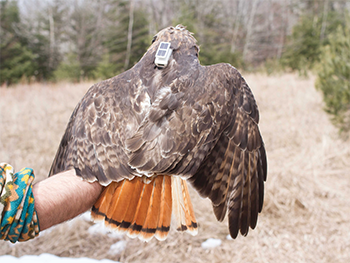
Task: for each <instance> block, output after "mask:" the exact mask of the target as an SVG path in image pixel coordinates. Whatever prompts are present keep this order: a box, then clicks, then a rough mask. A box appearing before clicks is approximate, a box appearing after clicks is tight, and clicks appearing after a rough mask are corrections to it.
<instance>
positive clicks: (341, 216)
mask: <svg viewBox="0 0 350 263" xmlns="http://www.w3.org/2000/svg"><path fill="white" fill-rule="evenodd" d="M245 78H246V80H247V81H248V83H249V85H250V86H251V88H252V90H253V92H254V94H255V97H256V100H257V102H258V105H259V109H260V114H261V121H260V128H261V132H262V135H263V137H264V140H265V145H266V149H267V156H268V180H267V183H266V194H265V204H264V209H263V212H262V213H261V214H260V216H259V220H258V225H257V228H256V229H255V230H253V231H250V232H249V234H248V236H247V237H242V236H240V237H238V238H237V239H236V240H228V239H226V236H227V234H228V228H227V221H224V222H223V223H219V222H216V219H215V216H214V214H213V212H212V209H211V205H210V202H209V200H205V199H201V198H200V197H199V196H198V195H197V194H196V193H195V192H194V191H192V192H191V195H192V198H193V203H194V209H195V213H196V216H197V220H198V222H199V225H200V226H199V233H198V235H197V236H195V237H192V236H190V235H188V234H186V233H185V234H181V233H177V232H176V231H175V230H171V233H170V235H169V237H168V239H167V240H166V241H164V242H159V241H157V240H155V239H152V240H151V241H150V242H149V243H143V242H141V241H139V240H136V239H130V238H128V237H123V239H124V240H125V241H126V242H127V248H126V249H125V250H124V251H123V252H121V254H118V255H114V256H113V255H110V254H108V250H109V247H110V246H111V245H112V244H114V243H116V242H117V241H118V239H116V238H113V237H109V236H107V235H101V234H97V235H94V236H92V235H90V234H89V233H88V232H87V229H88V228H89V227H90V226H91V225H92V223H90V222H86V221H83V220H73V221H71V222H70V223H64V224H61V225H59V226H57V227H54V228H52V230H51V231H46V232H43V233H42V234H41V235H40V237H39V238H36V239H34V240H32V241H29V242H25V243H20V244H16V245H12V244H10V243H8V242H4V241H0V255H5V254H10V255H13V256H22V255H26V254H41V253H52V254H56V255H58V256H65V257H90V258H96V259H102V258H109V259H113V260H120V261H121V262H317V263H319V262H350V143H349V141H342V140H340V139H338V134H337V130H336V129H335V128H334V127H333V126H332V124H331V123H330V121H329V118H328V116H327V115H326V114H325V113H324V111H323V110H322V98H321V95H320V94H319V93H318V92H317V91H316V90H315V88H314V78H313V77H311V78H310V79H300V78H298V77H297V76H295V75H291V74H287V75H282V76H269V77H268V76H266V75H249V74H248V75H246V76H245ZM90 85H91V83H82V84H64V83H60V84H57V85H52V84H50V85H45V84H33V85H29V86H27V85H21V86H17V87H13V88H0V162H8V163H10V164H12V165H13V166H14V167H15V169H16V170H19V169H21V168H23V167H26V166H27V167H32V168H34V170H35V172H36V176H37V178H36V180H42V179H44V178H45V177H46V176H47V173H48V171H49V168H50V165H51V162H52V160H53V157H54V154H55V152H56V149H57V147H58V144H59V141H60V139H61V136H62V135H63V132H64V129H65V126H66V124H67V121H68V119H69V117H70V114H71V112H72V110H73V108H74V106H75V105H76V104H77V102H78V101H79V99H80V98H81V97H82V96H83V94H84V93H85V92H86V90H87V89H88V88H89V86H90ZM211 237H212V238H218V239H221V240H222V244H221V246H219V247H216V248H213V249H208V250H205V249H203V248H201V243H202V242H203V241H205V240H206V239H208V238H211Z"/></svg>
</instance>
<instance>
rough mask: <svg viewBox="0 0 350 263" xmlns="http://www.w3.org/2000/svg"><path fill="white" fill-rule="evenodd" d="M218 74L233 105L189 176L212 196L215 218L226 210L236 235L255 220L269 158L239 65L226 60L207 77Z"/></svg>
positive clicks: (256, 113)
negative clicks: (225, 122)
mask: <svg viewBox="0 0 350 263" xmlns="http://www.w3.org/2000/svg"><path fill="white" fill-rule="evenodd" d="M225 72H227V74H225ZM220 74H225V78H226V81H223V82H222V84H223V85H224V86H225V89H226V90H227V91H228V92H231V93H232V94H233V95H234V97H233V100H234V103H233V107H232V108H227V111H228V114H229V116H230V121H229V123H228V125H227V126H226V128H225V129H224V131H223V132H222V133H221V134H220V138H219V139H218V140H217V143H216V144H215V147H214V148H213V150H212V151H211V152H210V153H209V154H208V155H207V156H206V158H205V160H204V161H203V162H202V164H201V166H200V167H199V169H198V170H197V171H196V173H195V174H194V175H193V176H192V177H191V178H189V181H190V182H191V183H192V185H193V186H194V188H195V189H196V190H197V191H198V192H199V193H200V194H201V195H202V196H203V197H209V198H210V199H211V201H212V204H213V208H214V213H215V215H216V217H217V219H218V220H219V221H222V220H223V219H224V217H225V215H226V212H227V211H228V217H229V229H230V234H231V236H232V237H233V238H235V237H236V236H237V234H238V231H239V230H240V232H241V234H242V235H246V234H247V233H248V230H249V226H250V227H251V228H253V229H254V228H255V226H256V223H257V217H258V213H259V212H261V210H262V205H263V199H264V181H265V180H266V175H267V163H266V153H265V148H264V143H263V140H262V137H261V135H260V132H259V128H258V122H259V112H258V108H257V105H256V102H255V100H254V97H253V94H252V92H251V90H250V89H249V87H248V85H247V83H246V82H245V80H244V79H243V78H242V77H241V75H240V74H239V73H238V71H236V70H233V69H228V68H227V66H223V65H220V66H217V67H213V68H211V70H210V73H208V77H209V78H210V76H218V75H220Z"/></svg>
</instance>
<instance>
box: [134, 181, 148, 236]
mask: <svg viewBox="0 0 350 263" xmlns="http://www.w3.org/2000/svg"><path fill="white" fill-rule="evenodd" d="M139 180H141V179H139ZM152 189H153V186H152V184H151V183H149V184H144V185H143V189H142V193H141V196H140V199H139V201H138V204H137V208H136V212H135V215H134V218H133V220H132V221H131V224H130V227H129V229H128V236H130V237H132V238H135V237H138V236H139V234H140V232H141V230H142V228H143V224H144V223H145V220H146V217H147V211H148V206H149V203H150V197H151V194H152Z"/></svg>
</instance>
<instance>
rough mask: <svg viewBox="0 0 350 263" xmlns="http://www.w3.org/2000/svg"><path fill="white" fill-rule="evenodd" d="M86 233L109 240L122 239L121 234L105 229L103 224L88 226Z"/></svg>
mask: <svg viewBox="0 0 350 263" xmlns="http://www.w3.org/2000/svg"><path fill="white" fill-rule="evenodd" d="M88 232H89V234H90V235H107V236H108V237H110V238H116V239H121V238H122V237H123V234H122V233H118V232H117V231H113V230H111V229H109V228H107V227H106V226H105V225H104V223H103V222H98V223H96V224H94V225H92V226H90V227H89V229H88Z"/></svg>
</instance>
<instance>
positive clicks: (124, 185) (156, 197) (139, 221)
mask: <svg viewBox="0 0 350 263" xmlns="http://www.w3.org/2000/svg"><path fill="white" fill-rule="evenodd" d="M172 211H173V212H174V215H175V218H176V219H178V220H177V221H178V227H177V229H178V230H179V231H187V232H189V233H191V234H193V235H195V234H197V223H196V219H195V216H194V212H193V207H192V203H191V199H190V196H189V193H188V188H187V184H186V181H185V180H183V179H181V178H180V177H170V176H167V175H160V176H157V177H155V178H154V179H152V181H151V182H149V183H148V182H145V181H144V180H143V179H142V178H139V177H135V178H134V179H133V180H123V181H120V182H113V183H111V184H110V185H108V186H107V187H106V188H105V189H104V191H103V192H102V194H101V196H100V198H99V199H98V200H97V202H96V203H95V204H94V206H93V207H92V211H91V216H92V218H93V219H94V220H95V221H98V220H102V221H104V222H105V225H106V226H108V227H110V228H112V229H115V230H117V231H119V232H126V234H127V235H128V236H130V237H133V238H134V237H138V238H139V239H141V240H144V241H149V240H151V238H152V237H153V236H155V237H156V238H157V239H158V240H165V239H166V238H167V236H168V233H169V230H170V223H171V214H172Z"/></svg>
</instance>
